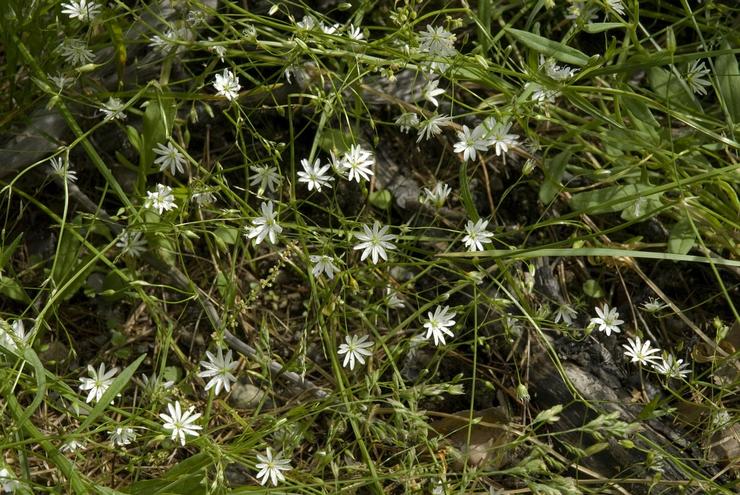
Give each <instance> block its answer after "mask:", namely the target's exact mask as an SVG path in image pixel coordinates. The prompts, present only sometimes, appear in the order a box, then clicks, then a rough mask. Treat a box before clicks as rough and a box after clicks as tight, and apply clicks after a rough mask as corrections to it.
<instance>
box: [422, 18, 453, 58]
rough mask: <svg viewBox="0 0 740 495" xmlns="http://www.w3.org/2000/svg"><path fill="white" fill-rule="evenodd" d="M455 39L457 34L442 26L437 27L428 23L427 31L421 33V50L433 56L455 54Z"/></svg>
mask: <svg viewBox="0 0 740 495" xmlns="http://www.w3.org/2000/svg"><path fill="white" fill-rule="evenodd" d="M455 39H456V37H455V35H454V34H452V33H451V32H449V31H447V30H446V29H445V28H443V27H442V26H439V27H436V28H435V27H433V26H432V25H431V24H427V27H426V31H422V32H421V33H419V51H421V52H426V53H429V54H431V55H433V56H440V57H449V56H454V55H455V54H456V53H457V50H455Z"/></svg>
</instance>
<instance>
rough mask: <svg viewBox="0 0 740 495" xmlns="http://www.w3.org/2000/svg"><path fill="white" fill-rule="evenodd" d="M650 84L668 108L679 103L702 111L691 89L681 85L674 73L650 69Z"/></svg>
mask: <svg viewBox="0 0 740 495" xmlns="http://www.w3.org/2000/svg"><path fill="white" fill-rule="evenodd" d="M648 82H649V83H650V87H651V88H652V89H653V91H654V92H655V94H656V95H657V96H658V97H660V98H661V100H662V101H663V103H664V104H665V105H666V106H668V107H672V106H675V105H674V104H675V103H679V104H680V105H682V106H684V107H688V108H692V109H694V110H700V109H701V108H700V107H699V105H698V103H697V102H696V100H694V96H693V95H692V94H691V93H690V92H689V89H688V88H687V87H686V85H685V84H682V83H681V81H680V80H679V79H678V76H676V75H675V74H674V73H672V72H670V71H667V70H665V69H663V68H661V67H650V68H649V69H648Z"/></svg>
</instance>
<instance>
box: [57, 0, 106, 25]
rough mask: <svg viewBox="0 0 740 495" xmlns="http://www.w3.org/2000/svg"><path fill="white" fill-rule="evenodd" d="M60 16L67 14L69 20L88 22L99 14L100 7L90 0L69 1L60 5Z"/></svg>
mask: <svg viewBox="0 0 740 495" xmlns="http://www.w3.org/2000/svg"><path fill="white" fill-rule="evenodd" d="M62 14H67V16H69V18H70V19H79V20H81V21H88V20H92V19H95V17H97V15H98V14H100V5H97V4H96V3H95V2H92V1H90V0H71V1H70V2H67V3H63V4H62Z"/></svg>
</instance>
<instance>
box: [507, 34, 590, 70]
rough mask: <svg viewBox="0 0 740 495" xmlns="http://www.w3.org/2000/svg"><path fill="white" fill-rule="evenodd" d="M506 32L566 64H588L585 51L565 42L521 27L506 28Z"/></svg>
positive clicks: (533, 48)
mask: <svg viewBox="0 0 740 495" xmlns="http://www.w3.org/2000/svg"><path fill="white" fill-rule="evenodd" d="M506 32H507V33H509V34H511V35H512V36H514V38H516V39H517V40H519V41H520V42H522V44H524V46H526V47H528V48H531V49H532V50H535V51H537V52H539V53H542V54H543V55H545V56H547V57H552V58H554V59H555V60H560V61H561V62H565V63H566V64H574V65H586V64H587V63H588V60H589V58H588V56H587V55H586V54H585V53H583V52H581V51H580V50H576V49H575V48H572V47H570V46H568V45H564V44H563V43H559V42H557V41H552V40H549V39H547V38H543V37H542V36H539V35H536V34H533V33H530V32H529V31H522V30H520V29H513V28H506Z"/></svg>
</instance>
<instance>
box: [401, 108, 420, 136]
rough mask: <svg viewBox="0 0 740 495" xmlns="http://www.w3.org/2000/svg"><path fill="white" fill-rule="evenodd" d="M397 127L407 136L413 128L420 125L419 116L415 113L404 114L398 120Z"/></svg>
mask: <svg viewBox="0 0 740 495" xmlns="http://www.w3.org/2000/svg"><path fill="white" fill-rule="evenodd" d="M396 125H397V126H398V127H399V129H400V130H401V132H403V133H404V134H406V133H407V132H408V131H409V130H410V129H411V128H412V127H416V126H417V125H419V116H418V115H416V114H415V113H414V112H406V113H402V114H401V115H400V116H399V117H398V118H397V119H396Z"/></svg>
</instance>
